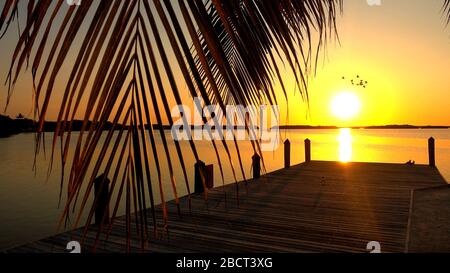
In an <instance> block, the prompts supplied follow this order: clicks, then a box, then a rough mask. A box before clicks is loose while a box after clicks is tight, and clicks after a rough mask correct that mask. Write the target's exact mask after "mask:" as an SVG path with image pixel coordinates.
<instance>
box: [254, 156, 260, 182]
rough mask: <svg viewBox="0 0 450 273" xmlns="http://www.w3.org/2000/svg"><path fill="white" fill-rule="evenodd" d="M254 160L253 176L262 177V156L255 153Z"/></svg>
mask: <svg viewBox="0 0 450 273" xmlns="http://www.w3.org/2000/svg"><path fill="white" fill-rule="evenodd" d="M252 161H253V178H254V179H256V178H260V177H261V157H260V156H259V155H258V154H256V153H255V155H253V157H252Z"/></svg>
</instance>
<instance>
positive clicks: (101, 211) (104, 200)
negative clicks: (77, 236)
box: [94, 174, 111, 225]
mask: <svg viewBox="0 0 450 273" xmlns="http://www.w3.org/2000/svg"><path fill="white" fill-rule="evenodd" d="M110 183H111V181H109V179H108V178H107V177H106V176H105V174H102V175H100V176H99V177H97V178H96V179H95V180H94V193H95V198H96V200H97V203H96V206H95V224H96V225H100V224H103V225H108V224H109V202H108V195H109V184H110Z"/></svg>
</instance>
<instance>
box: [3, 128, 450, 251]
mask: <svg viewBox="0 0 450 273" xmlns="http://www.w3.org/2000/svg"><path fill="white" fill-rule="evenodd" d="M282 136H283V138H284V137H287V138H289V139H290V141H291V143H292V159H291V162H292V163H293V164H295V163H301V162H303V161H304V149H303V141H304V139H305V138H309V139H311V140H312V143H313V144H312V158H313V160H334V161H342V162H350V161H354V162H391V163H405V162H407V161H408V160H415V161H416V162H417V163H419V164H420V163H423V164H426V163H427V162H428V155H427V139H428V138H429V137H430V136H433V137H435V138H436V140H437V144H436V145H437V149H436V156H437V164H438V167H439V170H440V171H441V173H442V175H443V176H444V177H445V178H446V179H447V180H448V181H449V180H450V130H352V131H350V130H345V129H342V130H292V131H286V132H283V133H282ZM168 137H170V134H168ZM50 141H51V139H50V137H47V143H48V144H47V146H50ZM219 144H220V143H218V146H219ZM240 145H241V146H240V150H241V155H242V159H243V163H244V170H245V173H246V175H247V177H250V174H251V155H252V152H251V148H250V147H251V146H250V144H247V143H244V142H243V143H241V144H240ZM161 146H162V145H159V146H158V147H159V149H160V148H162V147H161ZM229 146H230V149H231V150H232V151H233V152H232V159H231V161H232V162H233V164H234V165H235V168H237V167H238V163H237V162H238V161H237V156H236V152H235V151H234V150H233V148H234V146H233V145H232V143H230V145H229ZM170 148H171V156H172V157H171V161H172V162H173V163H174V168H175V170H180V165H179V161H178V158H177V156H176V153H175V149H174V145H173V144H172V145H171V147H170ZM197 148H198V151H199V154H200V156H201V158H202V159H204V161H205V162H206V163H207V164H215V170H214V173H215V183H216V185H220V184H222V179H221V177H220V175H219V168H218V166H217V158H216V156H215V154H214V150H213V148H212V145H211V144H210V143H209V142H197ZM33 149H34V140H33V135H32V134H22V135H17V136H13V137H11V138H7V139H0V223H1V226H0V249H5V248H9V247H12V246H15V245H20V244H23V243H26V242H29V241H32V240H37V239H40V238H43V237H46V236H49V235H52V234H54V233H55V232H56V223H57V221H58V217H59V216H60V209H58V195H59V183H60V171H61V166H60V165H58V161H59V158H58V157H56V158H55V163H54V167H53V172H52V173H51V175H50V177H49V178H48V179H47V167H48V163H49V161H48V154H47V157H45V156H44V154H41V155H39V160H38V165H37V173H34V172H33V171H32V166H33V159H34V150H33ZM182 149H183V155H184V157H185V162H186V165H187V168H188V169H187V171H188V175H189V178H190V179H191V180H193V162H194V158H193V156H192V154H191V152H190V149H189V146H188V144H187V143H182ZM219 152H220V154H221V160H222V164H223V166H224V170H225V173H224V176H225V182H228V183H229V182H233V181H234V179H233V175H232V172H231V171H230V170H231V168H230V164H229V160H228V159H227V157H226V156H225V153H224V149H223V148H222V147H219ZM159 153H160V155H162V154H163V150H162V149H160V150H159ZM264 159H265V163H266V167H267V169H268V171H273V170H276V169H280V168H282V167H283V164H284V163H283V148H282V147H280V148H279V149H278V150H277V151H275V152H268V153H265V155H264ZM162 161H164V160H162ZM164 162H165V161H164ZM162 168H163V169H164V170H165V172H164V173H165V176H164V177H163V181H165V183H166V184H165V187H164V192H165V196H166V199H167V200H168V199H170V198H173V195H172V194H171V186H170V180H169V177H168V172H167V166H166V165H164V164H163V165H162ZM236 171H237V173H238V179H239V180H240V179H242V175H239V174H240V173H241V172H240V171H239V170H238V169H236ZM152 173H153V174H155V167H154V166H153V172H152ZM175 177H176V182H177V186H178V191H179V194H180V195H183V194H185V193H186V191H185V190H184V187H183V185H184V183H185V182H184V180H183V177H182V175H181V172H177V173H176V174H175ZM153 180H156V179H153ZM190 183H191V185H192V183H193V181H190ZM155 186H156V182H155ZM191 188H193V186H191Z"/></svg>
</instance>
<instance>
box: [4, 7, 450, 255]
mask: <svg viewBox="0 0 450 273" xmlns="http://www.w3.org/2000/svg"><path fill="white" fill-rule="evenodd" d="M19 2H21V1H20V0H7V1H6V2H5V5H4V6H3V10H2V13H1V15H0V31H3V32H5V31H6V30H7V29H8V27H9V26H10V24H11V22H12V21H13V19H14V17H15V15H16V14H17V8H18V5H19ZM341 4H342V3H341V0H309V1H298V0H278V1H272V0H189V1H187V0H178V1H171V0H130V1H119V0H115V1H94V0H83V1H82V3H81V5H80V6H75V5H74V6H69V7H65V0H58V1H51V0H37V1H29V2H28V16H27V23H26V25H25V27H24V29H23V30H22V31H21V35H20V38H19V41H18V43H17V47H16V49H15V51H14V52H13V56H12V63H11V66H10V71H9V76H8V83H9V85H10V89H9V90H12V89H13V87H14V85H15V84H16V82H17V79H18V77H19V74H20V73H21V71H23V70H24V69H25V68H26V67H27V66H28V60H29V59H31V60H32V62H31V72H32V76H33V94H34V107H35V111H34V113H35V116H36V119H37V121H38V124H39V126H38V132H37V140H38V142H37V143H39V141H40V139H41V137H42V134H43V131H44V122H45V120H46V118H47V114H48V111H49V106H50V105H51V104H52V103H55V102H57V100H56V99H55V96H54V95H55V92H57V88H56V86H55V85H56V81H57V79H58V78H59V77H61V76H62V75H61V74H62V71H61V68H62V67H63V66H64V65H65V64H67V62H68V60H69V58H70V57H71V56H75V58H74V61H73V63H72V64H71V70H70V73H68V75H65V76H67V82H66V85H65V86H64V92H63V93H62V100H61V104H60V107H59V112H58V117H57V129H56V132H55V134H54V136H53V142H52V152H53V153H54V151H55V149H56V146H57V142H58V139H59V140H60V141H61V144H62V150H61V161H62V165H63V174H62V179H64V176H65V175H64V173H65V172H64V170H65V169H66V168H68V169H69V172H68V178H67V179H66V180H62V181H63V182H64V183H65V184H66V185H67V189H68V192H67V200H66V203H65V205H64V209H63V215H62V217H61V225H62V224H63V223H68V221H67V220H68V219H69V217H71V216H72V215H73V214H74V213H75V215H74V216H75V219H76V220H75V221H74V223H73V226H77V225H79V224H80V221H81V219H82V215H83V214H84V213H85V212H86V211H87V212H88V219H87V221H86V223H85V225H86V227H88V226H89V224H90V223H91V220H92V217H93V213H94V210H95V206H96V198H94V204H93V205H92V206H91V207H90V208H89V204H88V200H89V196H90V194H91V192H92V189H93V184H94V180H95V178H96V177H98V176H99V175H100V174H104V177H108V176H109V175H112V177H113V179H112V184H111V185H112V186H111V188H110V192H109V199H110V200H112V199H113V196H117V198H116V200H115V201H114V206H113V207H114V213H113V216H115V215H116V213H117V212H118V205H119V204H120V203H123V202H125V207H126V214H127V217H126V219H127V225H126V226H127V230H131V222H133V221H134V223H135V224H136V230H137V231H138V233H139V236H140V237H141V238H142V239H143V240H145V239H146V238H147V224H148V223H147V214H146V213H147V210H146V208H147V207H150V208H151V210H150V211H151V213H152V220H153V227H154V230H153V231H154V233H155V234H156V233H157V232H158V228H159V227H158V223H157V219H156V213H155V208H156V205H157V201H156V197H155V196H156V194H155V191H158V192H159V194H158V195H159V196H160V199H161V203H162V205H161V206H162V208H163V211H164V213H163V215H164V216H163V217H164V223H165V224H164V226H163V228H167V223H168V215H167V209H166V206H165V201H166V200H167V194H168V193H166V192H165V191H164V189H165V187H164V185H165V183H170V186H171V190H172V193H171V194H172V196H173V197H174V198H175V200H176V202H177V204H179V202H178V198H179V193H180V190H179V189H177V182H176V180H175V173H176V168H177V166H180V168H181V170H182V172H183V179H184V180H185V181H184V182H185V187H186V189H185V190H186V191H187V193H188V194H190V187H189V179H188V176H187V171H186V168H187V167H190V166H186V160H185V155H184V154H183V152H182V150H181V146H180V143H178V142H177V141H173V144H174V146H175V149H176V156H177V157H178V163H177V161H175V160H174V158H172V157H173V155H172V154H171V152H170V149H169V144H170V143H171V141H172V140H170V139H168V138H166V136H165V134H164V130H163V129H162V128H163V126H162V125H163V123H164V122H166V123H168V124H169V125H173V124H174V121H173V118H172V116H171V108H170V106H171V102H175V103H176V104H179V105H181V104H183V102H184V101H183V92H184V89H183V87H184V86H187V92H188V94H189V95H190V96H191V97H196V96H201V97H202V98H203V99H204V101H205V103H206V104H208V105H209V104H218V105H219V106H220V107H221V108H222V110H225V107H226V105H228V104H239V105H243V106H249V105H259V104H262V103H270V104H276V103H277V102H278V100H279V97H280V96H279V95H278V93H277V92H276V91H275V87H274V86H275V84H276V83H277V82H279V83H280V86H282V91H283V94H284V97H285V99H287V91H286V85H285V84H284V82H283V78H282V75H281V72H280V69H279V67H278V62H279V61H281V62H282V63H285V64H288V67H289V68H290V70H292V72H293V73H292V75H293V77H294V78H295V82H296V84H297V86H298V89H299V90H300V92H301V94H302V97H303V98H304V99H305V101H307V100H308V95H307V94H308V90H307V81H308V80H307V78H308V75H309V71H311V70H312V67H313V66H314V65H315V62H316V60H317V57H316V56H313V55H314V53H315V54H318V52H317V50H316V48H320V47H321V46H322V45H324V44H326V42H327V39H328V38H329V37H330V36H331V35H333V34H334V32H335V21H336V16H337V14H338V12H339V8H340V7H341ZM447 7H448V4H447ZM57 18H59V20H56V19H57ZM53 32H54V33H55V35H50V34H51V33H53ZM315 33H317V34H315ZM313 35H317V36H318V38H319V39H318V42H317V43H314V42H313V41H314V39H313ZM79 37H84V38H82V39H81V40H80V41H77V40H78V39H80V38H79ZM78 42H79V43H78ZM45 52H48V54H47V55H45ZM73 52H75V54H74V53H73ZM44 55H45V56H44ZM278 60H279V61H278ZM176 73H181V74H180V75H181V77H176V75H177V74H176ZM283 94H282V95H283ZM10 96H11V93H9V94H8V98H10ZM80 115H81V116H82V118H83V126H82V129H81V131H80V133H79V134H78V135H75V134H74V133H73V122H74V120H75V119H76V118H77V117H78V116H80ZM183 119H184V122H185V124H187V123H188V121H187V120H186V118H185V117H183ZM108 122H112V124H113V125H112V127H111V128H109V129H108V130H106V128H107V127H106V125H107V123H108ZM203 122H204V123H206V122H207V119H206V118H204V119H203ZM153 123H156V124H157V125H159V126H158V128H159V129H158V131H159V135H157V134H156V132H154V130H153V127H152V126H151V125H152V124H153ZM246 125H247V127H251V126H252V124H249V123H247V124H246ZM117 131H118V133H116V132H117ZM158 138H161V143H162V149H163V151H164V152H163V153H161V152H160V151H158V147H157V144H156V143H157V141H156V140H157V139H158ZM73 140H75V142H76V145H75V148H74V149H73V148H72V147H71V146H70V143H73ZM212 145H213V147H214V150H215V155H216V157H217V161H218V162H219V167H220V171H221V176H222V180H224V175H223V166H222V165H223V164H224V163H223V162H224V161H223V159H221V157H220V153H219V150H218V143H216V142H214V141H212ZM220 145H222V146H223V148H224V150H225V151H226V156H227V158H226V160H227V161H228V164H229V165H230V167H231V169H232V172H233V174H234V179H235V180H236V182H237V180H238V175H237V172H238V171H237V170H236V169H235V166H234V164H233V159H232V156H231V154H232V153H231V147H229V145H228V144H227V142H225V140H223V141H222V142H221V144H220ZM234 146H235V150H236V152H237V157H238V165H239V167H238V168H239V169H240V170H239V171H240V172H241V174H242V177H243V178H244V179H245V172H244V168H243V163H242V158H241V153H240V151H239V145H238V142H237V140H236V138H235V139H234ZM38 147H40V146H39V145H37V149H38ZM111 147H112V149H111ZM189 147H190V150H191V151H192V154H193V157H194V158H195V160H196V161H197V162H198V161H200V160H201V158H200V157H199V153H198V151H197V148H196V146H195V143H194V141H192V140H191V141H189ZM252 147H253V149H254V151H255V152H256V153H259V154H261V149H260V148H259V143H258V142H252ZM37 152H38V151H37ZM53 153H52V158H53V157H54V156H55V155H54V154H53ZM123 157H124V159H123ZM152 164H154V165H155V166H156V170H157V181H158V183H157V188H158V189H154V185H153V184H152V178H153V176H152V174H151V173H150V170H151V166H152ZM67 165H69V166H67ZM164 170H167V175H169V181H165V179H164ZM62 188H63V186H62V185H61V190H62ZM237 189H238V188H237ZM237 194H238V193H237ZM206 198H207V191H205V199H206ZM133 210H134V211H135V212H136V214H135V219H132V218H131V215H130V214H131V212H132V211H133ZM178 210H179V213H181V210H182V208H180V207H178ZM110 225H112V223H111V224H110ZM102 229H104V230H107V231H110V230H111V226H109V227H102V228H101V229H100V230H102ZM97 240H98V237H97ZM143 247H144V245H143Z"/></svg>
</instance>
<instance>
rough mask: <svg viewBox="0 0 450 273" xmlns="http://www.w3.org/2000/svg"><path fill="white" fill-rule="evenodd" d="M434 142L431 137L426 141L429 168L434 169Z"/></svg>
mask: <svg viewBox="0 0 450 273" xmlns="http://www.w3.org/2000/svg"><path fill="white" fill-rule="evenodd" d="M435 149H436V146H435V140H434V138H433V137H430V139H428V157H429V162H430V166H431V167H436V153H435Z"/></svg>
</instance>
